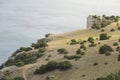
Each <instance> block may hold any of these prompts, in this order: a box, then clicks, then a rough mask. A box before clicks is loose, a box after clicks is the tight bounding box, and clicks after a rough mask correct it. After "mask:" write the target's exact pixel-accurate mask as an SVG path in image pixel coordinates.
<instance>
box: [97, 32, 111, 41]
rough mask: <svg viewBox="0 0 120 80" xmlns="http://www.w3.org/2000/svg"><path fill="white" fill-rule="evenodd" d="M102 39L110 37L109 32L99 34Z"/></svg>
mask: <svg viewBox="0 0 120 80" xmlns="http://www.w3.org/2000/svg"><path fill="white" fill-rule="evenodd" d="M99 38H100V40H107V39H109V36H107V33H102V34H100V35H99Z"/></svg>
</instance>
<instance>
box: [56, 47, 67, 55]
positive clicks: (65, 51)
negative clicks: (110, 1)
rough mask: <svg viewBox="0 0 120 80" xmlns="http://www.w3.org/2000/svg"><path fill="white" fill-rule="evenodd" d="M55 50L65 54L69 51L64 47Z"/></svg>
mask: <svg viewBox="0 0 120 80" xmlns="http://www.w3.org/2000/svg"><path fill="white" fill-rule="evenodd" d="M57 52H59V53H60V54H67V53H69V52H68V51H67V50H66V49H65V48H61V49H58V50H57Z"/></svg>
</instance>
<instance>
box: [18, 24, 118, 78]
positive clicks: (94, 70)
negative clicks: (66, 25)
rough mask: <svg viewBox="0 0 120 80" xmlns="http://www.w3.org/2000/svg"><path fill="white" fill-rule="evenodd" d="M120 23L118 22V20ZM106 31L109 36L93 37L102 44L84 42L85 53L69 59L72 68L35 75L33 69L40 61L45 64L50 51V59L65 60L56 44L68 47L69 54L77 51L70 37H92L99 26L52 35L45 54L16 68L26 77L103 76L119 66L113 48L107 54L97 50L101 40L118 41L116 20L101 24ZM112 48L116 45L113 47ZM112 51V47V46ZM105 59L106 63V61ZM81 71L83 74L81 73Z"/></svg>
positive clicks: (106, 42)
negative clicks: (107, 37) (104, 37)
mask: <svg viewBox="0 0 120 80" xmlns="http://www.w3.org/2000/svg"><path fill="white" fill-rule="evenodd" d="M119 23H120V22H119ZM111 28H114V29H115V31H114V32H111V31H110V30H111ZM104 30H105V32H104V33H108V35H110V36H111V38H110V40H104V41H99V40H95V43H98V42H100V43H101V44H97V46H96V47H88V44H89V43H88V42H87V43H85V45H86V47H87V51H86V52H85V53H86V54H85V55H83V56H82V58H81V59H79V60H78V61H75V60H70V61H71V62H72V64H73V68H72V69H70V70H67V71H58V70H56V71H53V72H49V73H46V74H43V75H34V71H35V69H36V68H38V67H39V66H41V65H42V64H46V63H47V62H48V61H47V60H46V59H47V58H48V56H49V55H51V57H50V58H49V61H51V60H56V61H59V60H66V59H64V58H63V56H64V55H60V54H58V52H57V49H59V48H66V49H67V50H68V51H69V55H74V54H76V50H77V49H78V48H79V47H80V45H79V44H77V45H68V44H67V43H69V42H70V40H71V39H76V40H77V41H79V40H87V39H88V37H94V39H96V38H98V37H99V34H101V33H103V32H101V30H93V29H85V30H76V31H72V32H68V33H63V34H56V35H52V36H51V37H52V39H53V41H51V42H49V43H48V45H49V47H48V51H47V52H45V56H43V57H41V58H40V59H38V61H37V62H36V63H34V64H29V65H26V66H23V67H21V68H19V69H20V70H21V71H22V74H23V77H24V78H25V80H45V78H46V76H51V75H54V76H57V77H58V79H59V80H93V79H95V78H96V77H101V76H105V75H107V74H110V73H112V72H117V71H118V70H120V68H119V66H120V63H119V62H118V61H117V55H118V53H117V52H113V53H112V55H110V56H105V55H100V54H99V53H98V50H99V46H101V45H103V44H109V45H110V46H113V43H114V42H118V39H119V37H120V31H119V30H117V27H116V23H113V24H111V25H109V26H108V27H106V28H104ZM113 48H114V49H115V47H113ZM114 51H115V50H114ZM95 62H97V63H98V65H97V66H93V64H94V63H95ZM106 62H107V63H108V64H107V65H105V63H106ZM83 75H84V76H83Z"/></svg>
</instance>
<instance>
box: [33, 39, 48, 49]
mask: <svg viewBox="0 0 120 80" xmlns="http://www.w3.org/2000/svg"><path fill="white" fill-rule="evenodd" d="M47 46H48V45H47V43H46V41H44V40H38V41H37V43H32V45H31V47H33V48H35V49H39V48H45V47H47Z"/></svg>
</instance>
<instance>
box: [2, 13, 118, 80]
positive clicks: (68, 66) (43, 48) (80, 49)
mask: <svg viewBox="0 0 120 80" xmlns="http://www.w3.org/2000/svg"><path fill="white" fill-rule="evenodd" d="M119 19H120V17H119V16H106V15H103V16H96V15H95V16H89V17H88V19H87V21H88V24H87V26H88V27H87V29H83V30H76V31H72V32H66V33H62V34H46V35H45V38H43V39H39V40H37V42H35V43H32V44H31V46H30V47H21V48H19V49H17V50H16V51H15V52H14V53H13V54H12V55H11V56H10V57H9V59H8V60H7V61H6V62H5V63H3V64H2V65H1V67H0V80H120V75H119V70H120V67H119V66H120V20H119ZM89 25H90V26H89Z"/></svg>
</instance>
